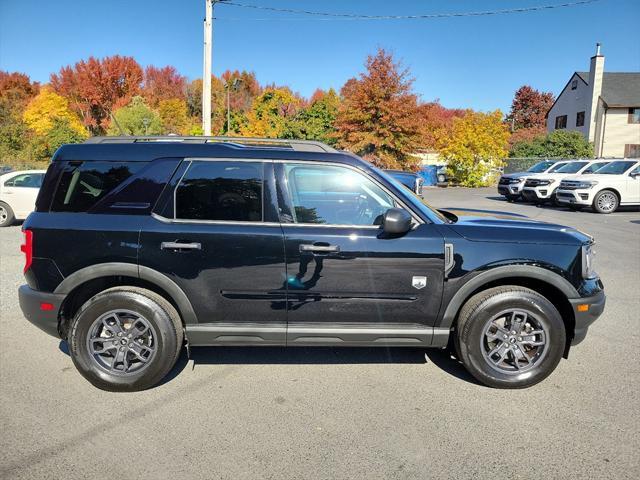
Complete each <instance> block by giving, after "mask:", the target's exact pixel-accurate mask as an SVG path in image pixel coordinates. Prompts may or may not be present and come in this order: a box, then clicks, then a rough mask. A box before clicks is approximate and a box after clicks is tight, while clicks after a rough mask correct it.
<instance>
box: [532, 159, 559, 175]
mask: <svg viewBox="0 0 640 480" xmlns="http://www.w3.org/2000/svg"><path fill="white" fill-rule="evenodd" d="M553 163H554V162H551V161H549V162H538V163H536V164H535V165H534V166H532V167H530V168H529V170H527V172H531V173H542V172H546V171H547V168H549V167H550V166H551V165H553Z"/></svg>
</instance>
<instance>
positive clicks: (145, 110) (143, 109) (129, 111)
mask: <svg viewBox="0 0 640 480" xmlns="http://www.w3.org/2000/svg"><path fill="white" fill-rule="evenodd" d="M113 116H114V118H115V121H113V122H111V125H110V126H109V129H108V131H107V133H108V134H109V135H159V134H161V133H162V122H161V121H160V116H159V115H158V114H157V113H156V112H155V111H154V110H152V109H150V108H149V107H148V106H147V105H146V104H145V103H144V99H143V98H142V97H140V96H135V97H133V99H132V100H131V103H129V104H128V105H126V106H124V107H121V108H119V109H117V110H116V111H115V112H114V114H113ZM118 127H119V128H118ZM120 128H121V129H122V131H120Z"/></svg>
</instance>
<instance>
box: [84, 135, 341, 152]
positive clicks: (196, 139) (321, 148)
mask: <svg viewBox="0 0 640 480" xmlns="http://www.w3.org/2000/svg"><path fill="white" fill-rule="evenodd" d="M143 142H184V143H228V144H233V145H236V146H243V147H249V146H253V147H275V148H278V147H280V148H282V147H284V148H290V149H292V150H295V151H297V152H327V153H337V152H338V150H336V149H335V148H333V147H330V146H329V145H327V144H326V143H322V142H317V141H314V140H289V139H283V138H248V137H205V136H180V135H156V136H133V135H132V136H118V137H90V138H88V139H87V140H85V142H84V143H143Z"/></svg>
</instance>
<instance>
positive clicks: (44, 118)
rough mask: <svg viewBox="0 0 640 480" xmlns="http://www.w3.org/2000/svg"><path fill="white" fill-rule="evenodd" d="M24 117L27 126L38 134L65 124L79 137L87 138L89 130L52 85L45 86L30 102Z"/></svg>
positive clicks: (46, 132) (45, 133)
mask: <svg viewBox="0 0 640 480" xmlns="http://www.w3.org/2000/svg"><path fill="white" fill-rule="evenodd" d="M22 118H23V120H24V122H25V123H26V124H27V126H28V127H29V128H30V129H31V130H33V131H34V132H35V133H36V134H38V135H43V136H44V135H47V134H48V133H49V132H50V131H51V129H52V128H53V127H54V125H57V126H58V128H62V127H60V125H62V124H64V125H65V127H68V128H70V129H72V130H74V131H75V132H76V133H77V134H78V136H79V137H82V138H86V137H87V131H86V129H85V128H84V127H83V125H82V122H80V119H79V118H78V116H77V115H76V114H75V113H74V112H72V111H71V110H70V109H69V102H68V100H67V99H66V98H64V97H63V96H61V95H58V94H57V93H56V92H54V91H53V90H52V89H51V87H49V86H45V87H43V88H42V89H40V93H39V94H38V95H36V97H35V98H33V100H31V101H30V102H29V104H28V105H27V107H26V109H25V111H24V113H23V114H22Z"/></svg>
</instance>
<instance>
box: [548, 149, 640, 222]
mask: <svg viewBox="0 0 640 480" xmlns="http://www.w3.org/2000/svg"><path fill="white" fill-rule="evenodd" d="M556 198H557V201H558V203H560V205H566V206H568V207H569V208H573V209H579V208H581V207H589V206H591V207H593V210H594V211H596V212H598V213H611V212H615V211H616V209H617V208H618V207H619V206H620V205H623V206H626V205H640V161H638V160H616V161H612V162H610V163H609V164H607V165H606V166H604V167H602V168H601V169H599V170H598V171H597V172H596V173H594V174H593V175H589V177H588V178H587V177H567V178H565V179H563V180H562V181H561V182H560V187H558V191H557V193H556Z"/></svg>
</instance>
